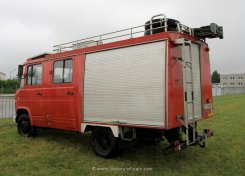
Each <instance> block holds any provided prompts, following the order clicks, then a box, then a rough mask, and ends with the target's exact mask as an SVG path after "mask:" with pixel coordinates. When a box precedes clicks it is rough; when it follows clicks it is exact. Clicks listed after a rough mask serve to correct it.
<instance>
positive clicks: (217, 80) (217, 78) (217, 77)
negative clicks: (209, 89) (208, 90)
mask: <svg viewBox="0 0 245 176" xmlns="http://www.w3.org/2000/svg"><path fill="white" fill-rule="evenodd" d="M211 79H212V83H220V74H219V73H218V71H217V70H214V71H213V73H212V76H211Z"/></svg>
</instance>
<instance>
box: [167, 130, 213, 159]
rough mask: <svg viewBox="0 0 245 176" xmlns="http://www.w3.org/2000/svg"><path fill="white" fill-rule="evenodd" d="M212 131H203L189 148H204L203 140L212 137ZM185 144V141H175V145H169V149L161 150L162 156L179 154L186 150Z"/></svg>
mask: <svg viewBox="0 0 245 176" xmlns="http://www.w3.org/2000/svg"><path fill="white" fill-rule="evenodd" d="M213 134H214V133H213V131H212V130H210V129H204V130H203V133H202V134H198V135H197V137H196V139H195V141H194V142H191V143H190V144H189V146H195V145H199V146H200V147H201V148H204V147H205V139H207V138H209V137H212V136H213ZM187 147H188V145H187V142H186V141H182V142H179V141H176V143H175V145H170V146H169V147H166V148H164V149H163V154H164V155H169V154H171V153H174V152H180V151H182V150H184V149H185V148H187Z"/></svg>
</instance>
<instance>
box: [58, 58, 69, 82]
mask: <svg viewBox="0 0 245 176" xmlns="http://www.w3.org/2000/svg"><path fill="white" fill-rule="evenodd" d="M53 82H54V83H55V84H60V83H70V82H72V59H66V60H61V61H56V62H54V76H53Z"/></svg>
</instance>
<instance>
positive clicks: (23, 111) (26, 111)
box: [15, 107, 33, 125]
mask: <svg viewBox="0 0 245 176" xmlns="http://www.w3.org/2000/svg"><path fill="white" fill-rule="evenodd" d="M22 114H27V115H28V116H29V119H30V122H31V125H33V124H32V118H31V112H30V110H29V108H26V107H20V108H18V109H17V110H16V118H15V122H16V123H17V122H18V120H19V118H20V116H21V115H22Z"/></svg>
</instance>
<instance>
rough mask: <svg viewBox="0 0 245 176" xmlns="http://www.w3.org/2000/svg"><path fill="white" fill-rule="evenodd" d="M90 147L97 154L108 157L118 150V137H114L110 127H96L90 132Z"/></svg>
mask: <svg viewBox="0 0 245 176" xmlns="http://www.w3.org/2000/svg"><path fill="white" fill-rule="evenodd" d="M92 147H93V150H94V152H95V153H96V154H97V155H99V156H101V157H103V158H110V157H112V156H114V155H115V154H116V152H117V150H118V138H116V137H114V135H113V134H112V131H111V129H110V128H104V127H100V128H96V129H95V130H94V131H93V133H92Z"/></svg>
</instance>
